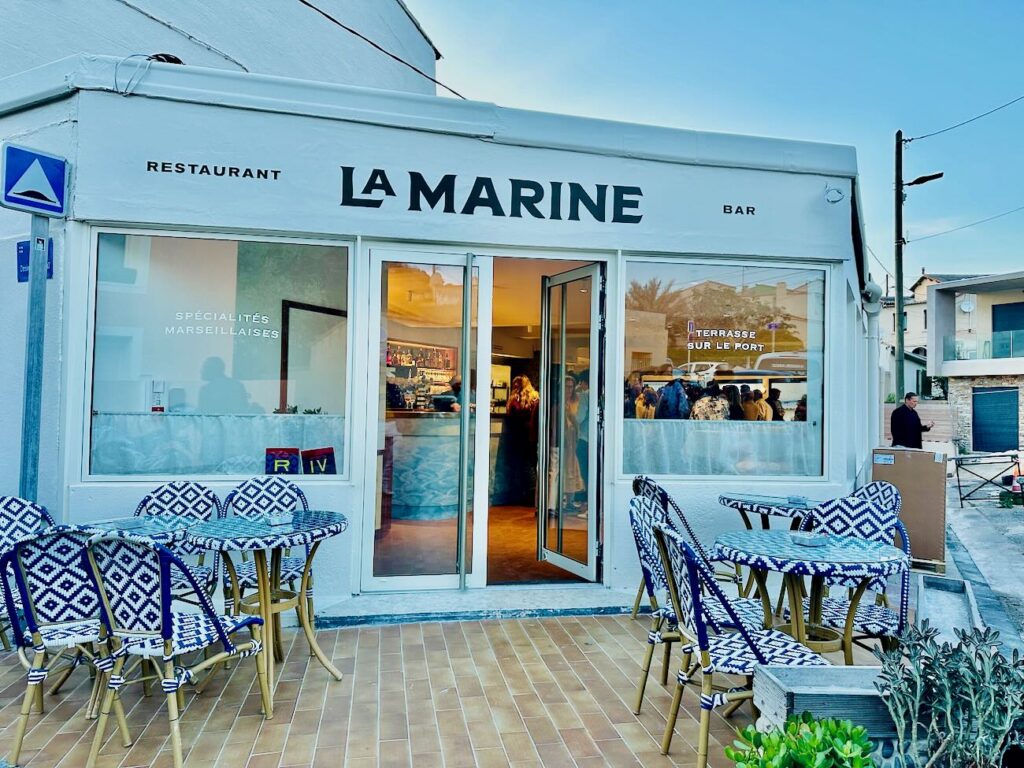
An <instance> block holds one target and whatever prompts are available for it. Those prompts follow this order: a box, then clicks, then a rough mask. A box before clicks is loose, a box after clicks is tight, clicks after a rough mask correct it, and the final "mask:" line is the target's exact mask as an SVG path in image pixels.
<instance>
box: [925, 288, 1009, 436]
mask: <svg viewBox="0 0 1024 768" xmlns="http://www.w3.org/2000/svg"><path fill="white" fill-rule="evenodd" d="M1022 292H1024V272H1013V273H1010V274H1006V275H991V276H986V277H975V278H969V279H962V280H956V281H951V282H943V283H941V284H935V285H932V286H930V287H929V288H928V311H929V314H930V315H931V317H932V325H931V327H930V328H929V330H928V344H929V347H931V348H932V349H934V350H936V353H935V354H933V355H931V356H930V357H929V358H928V375H929V376H943V377H946V378H947V379H948V389H949V400H950V404H951V406H952V407H953V412H954V421H955V423H954V439H955V440H956V441H957V442H958V443H959V444H960V446H961V447H962V448H964V449H966V450H973V451H1007V450H1016V449H1019V448H1020V447H1021V446H1022V445H1024V393H1022V392H1021V389H1022V387H1024V293H1022Z"/></svg>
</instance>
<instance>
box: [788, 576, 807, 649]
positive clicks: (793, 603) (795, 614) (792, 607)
mask: <svg viewBox="0 0 1024 768" xmlns="http://www.w3.org/2000/svg"><path fill="white" fill-rule="evenodd" d="M782 579H783V588H784V589H785V590H786V595H787V599H788V600H789V624H790V627H791V634H792V635H793V639H795V640H796V641H797V642H798V643H801V644H803V645H806V644H807V626H806V624H804V580H803V577H802V576H799V575H797V574H793V573H787V574H784V575H783V577H782Z"/></svg>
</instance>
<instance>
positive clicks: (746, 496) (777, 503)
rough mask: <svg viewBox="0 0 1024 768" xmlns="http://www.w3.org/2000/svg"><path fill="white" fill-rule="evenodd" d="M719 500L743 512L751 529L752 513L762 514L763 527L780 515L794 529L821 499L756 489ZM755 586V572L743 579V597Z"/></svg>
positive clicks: (726, 495) (737, 574) (741, 594)
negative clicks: (812, 499) (756, 491)
mask: <svg viewBox="0 0 1024 768" xmlns="http://www.w3.org/2000/svg"><path fill="white" fill-rule="evenodd" d="M718 503H719V504H721V505H722V506H723V507H726V508H727V509H732V510H735V511H737V512H739V513H740V518H741V519H742V520H743V524H744V525H745V526H746V527H747V530H748V531H752V530H754V523H753V522H752V521H751V515H757V516H759V517H760V518H761V530H763V531H767V530H770V529H771V518H773V517H781V518H785V519H786V520H789V521H790V522H789V529H790V530H791V531H795V530H797V529H798V528H799V527H800V523H801V522H802V521H803V519H804V517H805V516H806V515H807V513H808V512H809V511H810V510H812V509H814V508H815V507H816V506H817V505H818V504H819V502H817V501H811V500H810V499H805V498H803V497H799V498H798V497H795V496H792V497H790V496H766V495H762V494H757V493H726V494H722V495H721V496H719V497H718ZM739 571H740V567H739V566H738V565H737V566H736V577H737V578H740V577H741V574H740V572H739ZM753 586H754V576H753V574H751V575H750V577H749V578H748V579H747V583H746V584H743V583H742V582H741V583H740V597H748V596H749V595H750V590H751V589H752V588H753ZM777 605H778V607H777V609H776V610H778V611H781V610H782V595H781V594H780V595H779V601H778V603H777Z"/></svg>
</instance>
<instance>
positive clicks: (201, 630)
mask: <svg viewBox="0 0 1024 768" xmlns="http://www.w3.org/2000/svg"><path fill="white" fill-rule="evenodd" d="M87 555H88V562H89V566H90V568H91V575H92V578H93V580H94V582H95V585H96V589H97V591H98V593H99V598H100V606H99V607H100V617H101V618H102V621H103V625H104V629H105V630H106V632H107V634H108V635H109V641H110V649H111V650H110V655H109V656H107V657H106V659H105V661H106V662H107V665H108V666H109V667H110V677H109V680H108V683H107V690H106V692H105V694H104V696H103V704H102V706H101V708H100V715H99V721H98V723H97V724H96V735H95V737H94V738H93V742H92V750H91V751H90V753H89V761H88V763H87V765H88V768H92V766H93V765H95V762H96V758H97V756H98V755H99V751H100V747H101V746H102V744H103V736H104V731H105V729H106V722H107V717H108V716H109V714H110V708H111V705H112V704H113V703H114V702H116V701H117V693H118V690H119V689H120V688H121V686H123V685H124V684H125V678H124V668H125V664H126V661H127V659H128V657H130V656H135V657H137V658H138V659H139V660H140V662H141V663H142V664H143V666H145V664H147V663H148V664H150V665H151V666H152V669H153V670H154V672H155V674H156V676H157V678H158V679H159V680H160V684H161V688H162V689H163V692H164V694H166V696H167V716H168V719H169V720H170V730H171V748H172V751H173V755H174V766H175V768H181V765H182V753H181V731H180V727H179V724H178V718H179V701H180V699H181V688H182V686H184V685H186V684H187V683H191V682H193V681H194V680H195V678H196V675H197V674H198V673H199V672H201V671H203V670H205V669H207V668H209V667H212V666H213V665H215V664H219V663H221V662H222V661H225V660H227V659H232V658H244V657H246V656H255V657H256V674H257V676H258V678H259V686H260V696H261V698H262V701H263V712H264V716H265V717H266V718H267V719H268V720H269V719H270V718H271V717H273V714H274V713H273V704H272V703H271V699H270V689H269V687H268V684H267V678H266V667H265V666H264V658H263V653H264V651H263V643H262V630H263V620H262V619H261V618H259V617H258V616H244V617H239V616H219V615H217V613H216V612H215V611H214V609H213V604H212V603H211V602H210V599H209V598H208V597H207V596H206V592H205V591H203V588H202V586H201V585H200V584H199V582H198V581H197V580H196V579H195V578H194V577H193V576H192V572H191V570H190V569H189V567H188V566H187V565H186V564H185V563H184V562H182V561H181V559H179V558H178V557H177V555H175V554H174V553H173V552H171V551H170V550H169V549H167V548H166V547H164V546H162V545H160V544H157V543H155V542H153V541H150V540H147V539H140V538H135V537H132V536H129V535H127V534H123V533H101V534H97V535H95V536H93V537H92V538H91V539H90V540H89V542H88V550H87ZM175 570H176V571H178V574H179V575H180V576H181V577H182V578H184V579H186V580H187V581H189V582H190V586H191V588H192V590H193V593H194V594H195V596H196V597H197V598H198V602H199V612H198V613H184V612H179V611H175V610H173V608H172V602H173V584H174V578H173V575H172V572H173V571H175ZM243 628H248V629H249V632H250V634H251V639H250V640H248V641H244V642H233V641H232V640H231V636H232V635H233V634H234V633H236V632H238V631H239V630H241V629H243ZM216 643H220V644H221V646H222V650H221V651H219V652H217V653H208V652H206V649H207V648H209V647H210V646H212V645H215V644H216ZM197 651H203V652H204V657H203V658H202V660H201V661H198V662H197V663H195V664H192V665H191V666H188V665H182V666H179V665H178V664H176V662H178V661H181V658H180V657H181V656H183V655H184V654H191V653H194V652H197Z"/></svg>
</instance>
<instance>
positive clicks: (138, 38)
mask: <svg viewBox="0 0 1024 768" xmlns="http://www.w3.org/2000/svg"><path fill="white" fill-rule="evenodd" d="M12 6H13V7H12ZM316 6H317V7H318V8H320V9H321V10H323V12H324V13H326V14H328V15H330V16H332V17H333V18H335V19H337V20H338V21H340V22H343V23H344V24H346V25H347V26H349V27H352V28H353V29H356V30H358V31H359V32H360V33H361V34H363V35H365V36H366V37H368V38H370V39H371V40H373V41H374V42H376V43H377V44H379V45H380V46H382V47H383V48H385V49H387V50H388V51H390V52H391V53H394V54H395V55H396V56H398V57H400V58H402V59H404V60H405V61H407V62H408V63H409V64H411V65H413V66H415V67H417V68H418V69H419V70H421V71H422V72H425V73H426V74H428V75H430V76H431V77H433V76H434V74H435V69H434V63H435V60H436V59H439V58H440V57H441V54H440V53H439V52H438V51H437V49H436V48H435V47H434V45H433V43H431V41H430V39H429V38H428V37H427V36H426V33H425V32H424V31H423V29H422V28H421V27H420V25H419V23H418V22H417V21H416V19H415V18H414V17H413V16H412V14H411V13H409V10H408V9H407V8H406V6H405V3H403V2H402V0H317V2H316ZM76 53H83V54H100V55H104V56H117V57H127V56H132V57H134V58H132V59H128V60H126V61H125V62H124V63H123V65H122V66H121V67H119V68H118V71H117V75H116V77H118V79H119V80H120V81H121V83H122V84H124V83H126V82H129V81H131V80H132V79H134V78H135V77H136V76H137V71H136V65H137V64H139V63H140V59H141V58H142V57H141V56H139V54H143V55H145V54H154V53H168V54H172V55H174V56H177V57H178V58H179V59H181V60H182V61H183V62H184V63H185V64H188V65H190V66H196V67H210V68H213V69H223V70H227V71H232V72H238V73H246V72H251V73H258V74H262V75H277V76H279V77H294V78H299V79H302V80H317V81H319V82H325V83H339V84H343V85H361V86H366V87H368V88H387V89H389V90H392V91H408V92H410V93H422V94H424V95H429V96H433V95H434V93H435V90H434V89H435V86H434V83H432V82H431V81H430V80H428V79H427V78H425V77H423V76H422V75H420V74H417V73H416V72H414V71H413V70H412V69H411V68H410V67H407V66H405V65H404V64H402V63H401V62H398V61H395V60H394V59H392V58H389V57H388V56H385V55H384V54H382V53H381V52H380V51H378V50H376V49H374V48H373V47H372V46H371V45H369V44H368V43H367V42H366V41H365V40H360V39H359V38H358V37H356V36H355V35H353V34H352V33H350V32H347V31H346V30H344V29H342V28H341V27H340V26H338V25H337V24H335V23H334V22H332V21H331V20H330V19H328V18H326V17H325V16H324V15H323V14H321V13H317V11H315V10H313V9H312V8H309V7H308V6H306V5H303V4H302V3H299V2H287V3H282V2H268V1H267V0H264V1H263V2H252V3H224V2H219V3H211V2H210V1H209V0H174V2H167V1H166V0H130V1H129V0H89V2H81V0H46V2H45V3H40V2H36V1H35V0H11V1H10V2H7V3H5V4H4V8H3V34H2V35H0V78H2V77H6V76H7V75H13V74H15V73H17V72H23V71H25V70H28V69H34V68H35V67H39V66H42V65H44V64H48V63H49V62H51V61H55V60H57V59H62V58H64V57H65V56H71V55H73V54H76ZM112 85H115V87H116V84H112Z"/></svg>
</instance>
